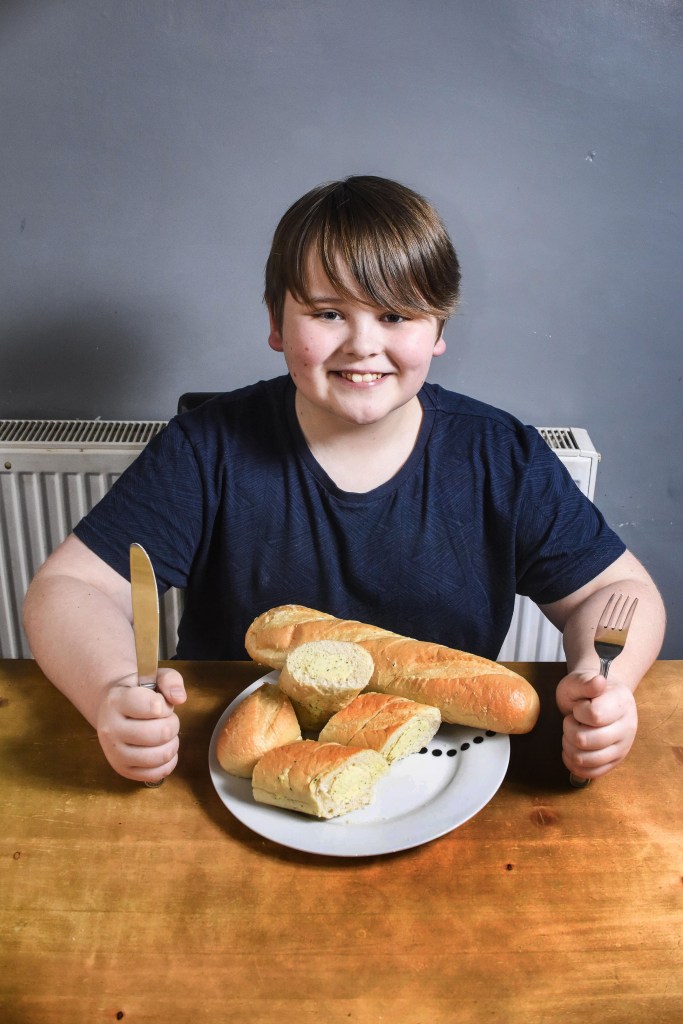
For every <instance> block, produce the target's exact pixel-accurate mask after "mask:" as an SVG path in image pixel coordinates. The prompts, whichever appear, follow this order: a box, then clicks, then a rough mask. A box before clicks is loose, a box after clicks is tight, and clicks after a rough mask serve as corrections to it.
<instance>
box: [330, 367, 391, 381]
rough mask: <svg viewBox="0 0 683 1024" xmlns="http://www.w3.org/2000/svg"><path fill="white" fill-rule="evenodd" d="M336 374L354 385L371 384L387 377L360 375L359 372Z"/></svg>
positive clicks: (380, 374) (383, 375) (339, 371)
mask: <svg viewBox="0 0 683 1024" xmlns="http://www.w3.org/2000/svg"><path fill="white" fill-rule="evenodd" d="M336 373H337V374H338V376H339V377H343V379H344V380H349V381H351V383H352V384H370V383H372V381H375V380H381V379H382V377H385V376H386V374H384V373H359V372H358V371H357V370H337V371H336Z"/></svg>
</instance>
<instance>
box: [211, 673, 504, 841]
mask: <svg viewBox="0 0 683 1024" xmlns="http://www.w3.org/2000/svg"><path fill="white" fill-rule="evenodd" d="M279 675H280V673H279V672H269V673H268V675H266V676H263V677H262V678H261V679H257V680H256V682H255V683H252V684H251V686H248V687H247V688H246V690H243V692H242V693H241V694H240V695H239V696H238V697H236V698H235V700H233V701H232V703H231V704H230V705H228V707H227V708H226V709H225V711H224V712H223V714H222V715H221V717H220V718H219V720H218V722H217V724H216V728H215V729H214V732H213V736H212V737H211V744H210V746H209V771H210V772H211V779H212V781H213V784H214V786H215V787H216V792H217V793H218V796H219V797H220V799H221V800H222V801H223V803H224V804H225V806H226V807H227V808H228V810H229V811H230V812H231V813H232V814H234V816H235V817H236V818H237V819H238V820H239V821H241V822H242V823H243V824H244V825H246V826H247V827H248V828H250V829H252V831H253V832H256V833H257V834H258V835H261V836H264V837H265V838H266V839H272V840H273V841H274V842H276V843H280V844H281V845H282V846H288V847H290V848H291V849H293V850H302V851H304V852H306V853H318V854H325V855H327V856H331V857H368V856H376V855H378V854H385V853H394V852H396V851H398V850H409V849H411V847H414V846H421V845H422V843H427V842H429V841H430V840H431V839H437V838H438V837H439V836H442V835H445V833H446V832H450V831H451V830H452V829H454V828H457V827H458V826H459V825H462V824H463V823H464V822H466V821H468V820H469V819H470V818H472V817H473V816H474V815H475V814H476V813H477V812H478V811H480V810H481V809H482V807H484V806H485V805H486V804H487V803H488V802H489V800H491V798H492V797H493V796H494V795H495V793H496V792H497V791H498V788H499V787H500V784H501V783H502V781H503V779H504V778H505V773H506V771H507V767H508V762H509V760H510V740H509V737H508V736H504V735H499V734H497V733H495V734H494V733H490V732H485V731H484V730H483V729H469V728H465V727H464V726H460V725H442V726H441V728H440V729H439V731H438V732H437V734H436V736H435V737H434V739H433V740H431V742H430V743H429V746H428V748H427V751H426V752H425V753H420V754H411V756H410V757H406V758H403V760H402V761H397V762H395V763H394V764H392V766H391V768H390V769H389V771H388V773H387V774H386V775H385V776H384V777H383V778H382V779H380V781H379V782H378V784H377V788H376V789H375V799H374V800H373V802H372V803H371V804H370V805H369V806H368V807H363V808H361V809H360V810H358V811H352V812H351V813H350V814H345V815H342V816H341V817H339V818H330V819H327V820H320V819H318V818H311V817H308V815H305V814H298V813H297V812H296V811H289V810H286V809H284V808H281V807H271V806H269V805H268V804H259V803H256V801H255V800H254V798H253V796H252V793H251V780H250V779H238V778H236V777H235V776H234V775H228V773H227V772H225V771H224V770H223V769H222V768H221V767H220V765H219V764H218V761H217V759H216V743H217V740H218V736H219V734H220V731H221V729H222V728H223V726H224V725H225V722H226V720H227V718H228V716H229V715H231V714H232V712H233V711H234V710H235V708H236V707H237V705H238V704H239V703H240V702H241V701H243V700H244V698H245V697H247V696H248V695H249V694H250V693H253V691H254V690H256V689H257V688H258V687H259V686H262V685H263V683H264V682H269V683H270V682H277V680H278V678H279Z"/></svg>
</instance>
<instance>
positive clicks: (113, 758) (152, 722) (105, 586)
mask: <svg viewBox="0 0 683 1024" xmlns="http://www.w3.org/2000/svg"><path fill="white" fill-rule="evenodd" d="M131 623H132V605H131V595H130V583H129V582H128V580H126V579H124V578H123V577H122V576H120V575H119V574H118V573H117V572H115V571H114V570H113V569H112V568H111V567H110V566H108V565H107V564H106V563H105V562H104V561H102V559H100V558H99V557H98V556H97V555H95V554H94V553H93V552H92V551H90V550H89V548H87V547H86V546H85V544H83V543H82V542H81V541H79V540H78V538H76V537H75V536H73V535H72V536H70V537H68V538H67V539H66V540H65V541H64V543H63V544H62V545H60V547H59V548H57V550H56V551H55V552H54V553H53V554H52V555H51V556H50V557H49V558H48V560H47V561H46V563H45V564H44V565H43V566H42V568H41V569H39V570H38V572H37V573H36V576H35V578H34V580H33V582H32V583H31V585H30V587H29V589H28V592H27V595H26V599H25V602H24V628H25V630H26V634H27V636H28V638H29V642H30V644H31V650H32V652H33V654H34V656H35V659H36V661H37V662H38V664H39V665H40V667H41V668H42V669H43V671H44V672H45V674H46V676H47V677H48V679H50V680H51V681H52V682H53V683H54V685H55V686H56V687H57V688H58V689H59V690H61V692H62V693H64V694H65V696H67V697H68V698H69V700H70V701H71V702H72V703H73V704H74V705H75V706H76V707H77V708H78V710H79V711H80V712H81V714H82V715H83V716H84V717H85V718H86V719H87V720H88V722H90V724H91V725H92V726H93V727H94V728H95V729H96V730H97V732H98V736H99V739H100V743H101V745H102V748H103V750H104V753H105V756H106V757H107V760H108V761H109V762H110V764H111V765H112V767H114V768H115V769H116V771H118V772H119V774H121V775H124V776H125V777H126V778H130V779H137V780H139V781H152V780H156V779H159V778H162V777H163V776H164V775H168V774H169V773H170V772H171V771H172V770H173V768H174V767H175V764H176V761H177V749H178V740H177V736H178V726H179V723H178V719H177V716H176V715H175V713H174V710H173V706H174V705H176V704H179V703H182V702H183V701H184V700H185V691H184V687H183V683H182V678H181V676H180V675H179V673H178V672H176V671H175V670H171V669H161V670H160V672H159V675H158V678H157V685H158V687H159V689H160V691H161V692H160V693H155V692H153V691H151V690H149V689H147V688H145V687H138V686H137V664H136V657H135V639H134V636H133V629H132V625H131Z"/></svg>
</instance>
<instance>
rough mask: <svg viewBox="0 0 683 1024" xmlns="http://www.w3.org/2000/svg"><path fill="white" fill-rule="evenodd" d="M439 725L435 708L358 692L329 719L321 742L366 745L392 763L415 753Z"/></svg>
mask: <svg viewBox="0 0 683 1024" xmlns="http://www.w3.org/2000/svg"><path fill="white" fill-rule="evenodd" d="M440 725H441V714H440V713H439V710H438V708H434V707H432V706H431V705H428V704H418V703H417V702H416V701H413V700H408V699H407V698H405V697H396V696H395V695H394V694H389V693H374V692H371V693H361V694H360V696H358V697H356V698H355V699H354V700H352V701H351V703H350V704H348V705H347V706H346V707H345V708H342V710H341V711H338V712H337V714H336V715H333V716H332V718H331V719H330V720H329V722H328V723H327V725H326V726H325V728H324V729H323V730H322V732H321V733H320V736H319V737H318V739H319V740H320V742H321V743H345V744H347V745H349V746H356V747H369V748H370V749H371V750H376V751H377V752H378V753H380V754H382V756H383V757H386V759H387V760H388V761H389V762H390V763H391V762H392V761H397V760H400V759H401V758H403V757H407V756H408V755H409V754H413V753H416V752H417V751H418V750H420V749H421V747H423V746H424V745H425V744H426V743H428V742H429V740H431V739H432V737H433V736H434V734H435V733H436V732H437V730H438V728H439V726H440Z"/></svg>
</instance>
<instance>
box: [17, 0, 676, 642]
mask: <svg viewBox="0 0 683 1024" xmlns="http://www.w3.org/2000/svg"><path fill="white" fill-rule="evenodd" d="M682 55H683V7H682V5H681V3H680V0H451V2H448V0H441V2H439V0H251V2H249V0H241V2H240V0H176V2H173V0H65V2H62V0H43V2H31V0H28V2H27V0H23V2H18V0H16V2H8V0H5V2H4V3H2V5H1V6H0V115H1V124H0V129H1V131H0V139H1V140H2V141H1V148H2V158H1V160H0V175H1V184H2V188H1V191H0V203H1V204H2V216H1V217H0V259H1V266H2V269H1V271H0V292H1V295H0V311H1V312H0V329H1V332H2V333H1V335H0V373H1V380H2V384H1V388H0V417H2V418H14V417H58V418H61V417H94V416H101V417H103V418H133V419H135V418H166V417H168V416H170V415H172V414H173V412H174V411H175V406H176V400H177V396H178V395H179V394H180V393H181V392H182V391H185V390H217V389H223V388H225V389H228V388H232V387H235V386H239V385H242V384H245V383H248V382H250V381H252V380H254V379H256V378H259V377H271V376H274V375H276V374H278V373H280V372H281V371H282V369H283V365H282V363H281V362H280V359H281V357H280V356H278V355H276V354H275V353H273V352H271V351H270V349H269V348H268V347H267V345H266V335H267V331H266V323H267V321H266V315H265V311H264V309H263V306H262V304H261V288H262V268H263V263H264V260H265V256H266V252H267V248H268V244H269V240H270V236H271V234H272V230H273V228H274V226H275V223H276V221H277V219H278V218H279V216H280V215H281V213H282V212H283V211H284V210H285V208H286V207H287V206H288V205H289V204H290V203H291V202H292V201H293V200H294V199H296V198H297V197H298V196H299V195H301V194H302V193H303V192H304V191H305V190H307V189H308V188H309V187H311V186H313V185H315V184H317V183H318V182H320V181H324V180H327V179H330V178H336V177H340V176H344V175H347V174H350V173H373V174H381V175H386V176H388V177H393V178H397V179H399V180H401V181H403V182H405V183H406V184H409V185H411V186H413V187H415V188H417V189H418V190H419V191H421V192H423V193H424V194H426V195H427V196H428V197H429V198H430V199H431V200H432V201H434V203H435V204H436V205H437V207H438V208H439V209H440V211H441V213H442V215H443V217H444V219H445V220H446V223H447V225H448V227H449V229H450V231H451V233H452V236H453V238H454V241H455V244H456V247H457V249H458V251H459V254H460V257H461V260H462V264H463V271H464V298H463V304H462V307H461V310H460V313H459V315H458V316H457V317H456V319H455V320H454V321H453V322H452V324H451V325H450V329H449V330H448V335H447V337H448V342H449V349H448V353H447V355H446V356H444V357H442V358H441V359H439V360H437V361H436V362H435V364H434V369H433V374H432V379H433V380H435V381H437V382H439V383H442V384H444V385H446V386H449V387H452V388H454V389H457V390H462V391H465V392H468V393H471V394H473V395H475V396H477V397H479V398H481V399H483V400H485V401H488V402H491V403H494V404H497V405H500V406H503V407H505V408H507V409H509V410H510V411H512V412H514V413H515V414H517V415H518V416H520V417H521V418H522V419H524V420H526V421H528V422H533V423H536V424H537V425H543V424H546V425H548V424H549V425H566V424H569V425H576V426H585V427H587V428H588V430H589V432H590V434H591V436H592V437H593V440H594V441H595V443H596V445H597V447H598V449H599V450H600V451H601V453H602V456H603V461H602V464H601V468H600V472H599V474H598V486H597V494H596V501H597V503H598V504H599V505H600V507H601V508H602V509H603V510H604V512H605V513H606V515H607V516H608V518H609V520H610V521H611V522H612V523H613V524H614V525H615V526H616V527H617V528H618V530H619V532H620V533H621V535H622V536H623V538H624V539H625V541H626V542H627V544H629V546H630V547H631V548H632V549H633V550H634V551H635V552H636V553H637V554H638V555H639V556H640V557H641V558H642V559H643V560H644V561H645V563H646V564H647V565H648V566H649V568H650V570H651V571H652V572H653V574H654V576H655V578H656V579H657V581H658V583H659V585H660V586H661V588H662V590H663V592H664V595H665V598H666V601H667V604H668V608H669V615H670V625H669V634H668V639H667V644H666V647H665V651H664V654H665V656H666V657H678V658H681V657H683V642H682V639H681V633H682V630H681V627H680V625H679V622H680V612H681V592H682V590H683V581H682V579H681V551H682V549H683V545H682V531H681V513H680V496H681V456H680V453H679V439H680V434H681V425H682V424H681V409H682V403H681V376H682V373H683V368H682V360H681V324H682V320H683V316H682V309H681V297H680V296H681V286H680V267H681V258H680V257H681V248H682V241H681V239H682V237H683V232H682V230H681V180H682V173H681V171H682V162H681V149H682V144H681V99H682V96H683V85H682V72H681V68H682V61H681V57H682Z"/></svg>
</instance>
